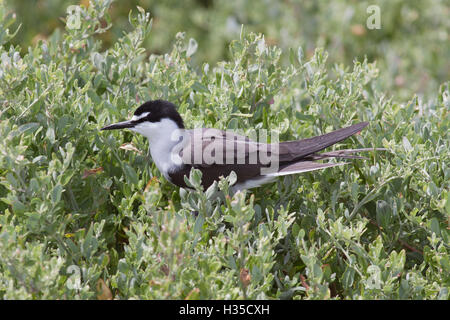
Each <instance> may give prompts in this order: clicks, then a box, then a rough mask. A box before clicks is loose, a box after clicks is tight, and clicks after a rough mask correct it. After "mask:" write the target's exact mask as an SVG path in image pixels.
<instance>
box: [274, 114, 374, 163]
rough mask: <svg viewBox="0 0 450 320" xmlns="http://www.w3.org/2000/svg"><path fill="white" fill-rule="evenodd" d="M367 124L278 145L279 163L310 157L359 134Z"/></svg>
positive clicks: (361, 123)
mask: <svg viewBox="0 0 450 320" xmlns="http://www.w3.org/2000/svg"><path fill="white" fill-rule="evenodd" d="M368 124H369V123H368V122H360V123H358V124H355V125H352V126H350V127H347V128H342V129H338V130H336V131H333V132H330V133H327V134H324V135H321V136H317V137H313V138H308V139H303V140H297V141H287V142H281V143H280V144H279V152H280V162H287V161H294V160H298V159H300V158H304V157H305V156H308V155H312V154H314V153H316V152H318V151H320V150H323V149H325V148H327V147H329V146H332V145H333V144H336V143H338V142H340V141H342V140H344V139H346V138H348V137H350V136H352V135H354V134H355V133H358V132H360V131H361V130H362V129H364V128H365V127H366V126H367V125H368Z"/></svg>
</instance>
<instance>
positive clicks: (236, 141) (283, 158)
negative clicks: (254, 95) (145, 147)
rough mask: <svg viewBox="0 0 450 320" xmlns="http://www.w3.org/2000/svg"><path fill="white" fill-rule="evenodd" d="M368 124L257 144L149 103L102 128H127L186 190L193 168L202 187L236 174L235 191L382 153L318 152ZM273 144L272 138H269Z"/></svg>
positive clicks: (159, 102)
mask: <svg viewBox="0 0 450 320" xmlns="http://www.w3.org/2000/svg"><path fill="white" fill-rule="evenodd" d="M367 125H368V123H367V122H361V123H358V124H355V125H352V126H350V127H346V128H343V129H339V130H336V131H333V132H330V133H327V134H324V135H321V136H316V137H313V138H308V139H303V140H297V141H286V142H280V143H270V144H268V143H264V142H257V141H255V140H252V139H250V138H248V137H246V136H242V135H238V134H236V133H233V132H230V131H222V130H217V129H205V128H201V129H191V130H189V129H185V128H184V124H183V119H182V118H181V116H180V114H179V113H178V112H177V110H176V107H175V105H174V104H172V103H170V102H168V101H164V100H154V101H148V102H146V103H144V104H142V105H141V106H140V107H139V108H137V109H136V111H135V112H134V115H133V117H132V118H131V120H128V121H123V122H119V123H115V124H111V125H108V126H106V127H103V128H102V129H101V130H114V129H130V130H132V131H135V132H138V133H140V134H142V135H144V136H145V137H146V138H147V139H148V141H149V147H150V155H151V157H152V159H153V161H154V162H155V165H156V167H157V168H158V169H159V170H160V171H161V173H162V174H163V175H164V177H165V178H166V179H167V180H168V181H170V182H171V183H173V184H175V185H177V186H179V187H183V188H186V187H187V186H186V184H185V181H184V176H185V175H187V176H189V173H190V170H191V168H192V167H194V168H197V169H199V170H200V171H201V172H202V185H203V187H204V188H205V189H206V188H207V187H208V186H210V185H211V184H212V183H213V182H214V181H218V180H219V177H220V176H224V177H225V176H228V175H229V174H230V173H231V171H234V172H235V173H236V178H237V181H236V184H235V185H234V186H233V190H234V191H237V190H241V189H249V188H253V187H257V186H260V185H262V184H265V183H269V182H272V181H274V180H275V179H276V178H277V177H278V176H283V175H290V174H296V173H302V172H308V171H313V170H319V169H324V168H329V167H334V166H339V165H343V164H346V163H345V162H339V163H321V162H316V161H317V160H323V159H328V158H350V159H362V158H363V157H360V156H357V155H354V153H356V152H361V151H371V150H380V149H373V148H367V149H346V150H338V151H331V152H324V153H318V152H319V151H321V150H323V149H325V148H327V147H329V146H331V145H333V144H335V143H338V142H340V141H342V140H344V139H346V138H348V137H350V136H352V135H354V134H355V133H358V132H360V131H361V130H362V129H363V128H364V127H366V126H367ZM272 141H273V139H272Z"/></svg>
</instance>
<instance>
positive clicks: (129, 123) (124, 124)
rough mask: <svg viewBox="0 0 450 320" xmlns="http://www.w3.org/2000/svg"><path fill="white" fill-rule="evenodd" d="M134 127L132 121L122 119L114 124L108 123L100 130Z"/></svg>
mask: <svg viewBox="0 0 450 320" xmlns="http://www.w3.org/2000/svg"><path fill="white" fill-rule="evenodd" d="M127 128H134V123H133V122H132V121H129V120H128V121H122V122H118V123H114V124H110V125H109V126H106V127H103V128H101V130H116V129H127Z"/></svg>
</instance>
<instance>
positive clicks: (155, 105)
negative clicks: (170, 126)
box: [101, 100, 184, 130]
mask: <svg viewBox="0 0 450 320" xmlns="http://www.w3.org/2000/svg"><path fill="white" fill-rule="evenodd" d="M144 114H146V115H145V116H143V115H144ZM134 115H135V116H136V118H135V119H136V120H128V121H123V122H119V123H115V124H111V125H109V126H106V127H103V128H102V129H101V130H116V129H126V128H133V127H134V126H136V125H137V124H139V123H142V122H145V121H150V122H159V121H161V119H164V118H167V119H170V120H172V121H174V122H175V123H176V124H177V125H178V127H179V128H180V129H184V124H183V119H182V118H181V116H180V114H179V113H178V111H177V109H176V107H175V105H174V104H173V103H170V102H169V101H165V100H153V101H147V102H145V103H143V104H142V105H140V106H139V108H137V109H136V111H135V112H134Z"/></svg>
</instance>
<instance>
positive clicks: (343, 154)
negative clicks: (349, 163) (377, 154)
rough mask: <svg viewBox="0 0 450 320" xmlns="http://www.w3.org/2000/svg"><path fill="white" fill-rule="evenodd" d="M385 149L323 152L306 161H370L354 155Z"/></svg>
mask: <svg viewBox="0 0 450 320" xmlns="http://www.w3.org/2000/svg"><path fill="white" fill-rule="evenodd" d="M386 150H387V149H385V148H361V149H343V150H335V151H330V152H323V153H317V154H312V155H309V156H307V157H305V159H306V160H323V159H328V158H341V159H364V160H368V158H367V157H363V156H358V155H354V153H357V152H367V151H386Z"/></svg>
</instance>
